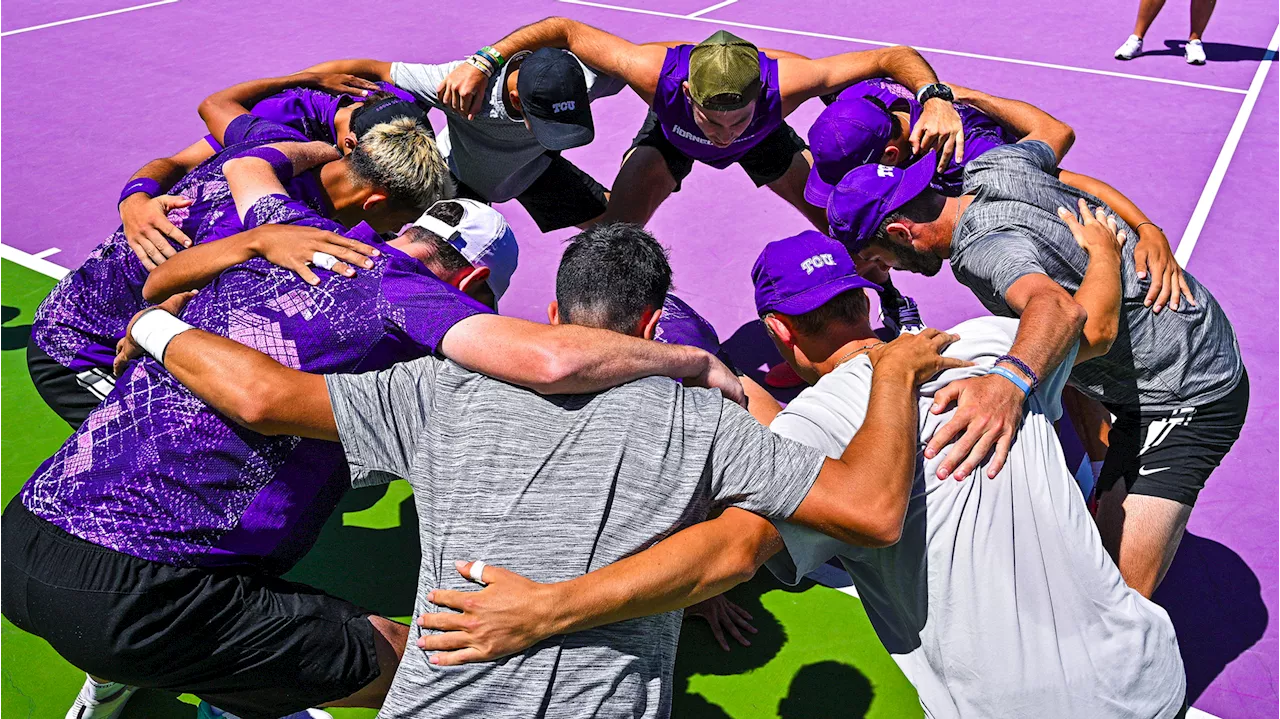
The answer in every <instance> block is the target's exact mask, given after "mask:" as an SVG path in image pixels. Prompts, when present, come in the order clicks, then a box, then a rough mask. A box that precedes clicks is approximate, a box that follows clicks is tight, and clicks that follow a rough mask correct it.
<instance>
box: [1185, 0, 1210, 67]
mask: <svg viewBox="0 0 1280 719" xmlns="http://www.w3.org/2000/svg"><path fill="white" fill-rule="evenodd" d="M1217 4H1218V0H1191V34H1190V35H1188V36H1187V48H1186V53H1187V62H1188V63H1189V64H1191V65H1203V64H1204V63H1205V60H1206V58H1205V54H1204V44H1203V43H1202V42H1200V37H1201V36H1202V35H1204V29H1205V27H1206V26H1207V25H1208V24H1209V18H1210V17H1212V16H1213V8H1214V6H1215V5H1217Z"/></svg>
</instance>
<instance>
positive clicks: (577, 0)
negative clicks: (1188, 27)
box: [556, 0, 1248, 95]
mask: <svg viewBox="0 0 1280 719" xmlns="http://www.w3.org/2000/svg"><path fill="white" fill-rule="evenodd" d="M556 1H557V2H562V3H568V4H570V5H582V6H584V7H594V8H602V9H605V10H619V11H621V12H632V13H638V14H640V15H656V16H658V17H669V18H674V19H676V20H690V21H692V22H708V23H714V24H716V25H729V26H732V27H745V28H747V29H750V30H764V31H767V32H776V33H781V34H783V35H801V36H804V37H816V38H821V39H824V40H841V41H844V42H856V43H860V44H862V45H876V46H879V47H892V46H893V45H897V44H899V43H896V42H881V41H879V40H865V39H863V38H858V37H847V36H845V35H832V34H830V33H825V32H809V31H807V30H788V29H786V28H781V27H770V26H768V25H753V24H752V23H747V22H734V21H732V20H721V19H719V18H710V17H694V16H693V15H677V14H676V13H670V12H661V11H658V10H645V9H642V8H634V7H623V6H621V5H607V4H605V3H599V2H590V0H556ZM708 10H710V8H709V9H708ZM912 47H914V48H915V49H917V50H919V51H920V52H924V53H934V54H937V55H954V56H956V57H967V58H972V59H976V60H991V61H993V62H1005V63H1009V64H1011V65H1026V66H1029V67H1040V68H1046V69H1049V70H1066V71H1068V72H1079V73H1084V74H1086V75H1104V76H1106V77H1119V78H1124V79H1126V80H1144V81H1146V82H1154V83H1158V84H1161V85H1178V86H1180V87H1194V88H1197V89H1200V90H1216V91H1218V92H1229V93H1232V94H1236V95H1244V94H1245V93H1247V92H1248V90H1240V89H1238V88H1234V87H1222V86H1221V85H1205V84H1204V83H1199V82H1187V81H1185V80H1170V79H1168V78H1163V77H1151V76H1148V75H1134V74H1132V73H1127V72H1113V71H1111V70H1095V69H1093V68H1088V67H1076V66H1074V65H1059V64H1057V63H1052V62H1036V61H1034V60H1018V59H1016V58H1011V57H999V56H996V55H982V54H980V53H974V52H961V51H959V50H945V49H941V48H936V47H922V46H920V45H912Z"/></svg>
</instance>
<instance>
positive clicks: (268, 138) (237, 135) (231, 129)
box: [222, 115, 307, 147]
mask: <svg viewBox="0 0 1280 719" xmlns="http://www.w3.org/2000/svg"><path fill="white" fill-rule="evenodd" d="M289 140H292V141H298V142H306V141H307V138H306V136H305V135H303V134H302V133H300V132H298V131H297V130H294V129H293V128H290V127H285V126H284V125H281V124H279V123H277V122H272V121H271V120H268V119H266V118H264V117H258V116H257V115H240V116H239V117H237V118H236V119H234V120H232V121H231V122H230V124H228V125H227V130H226V132H224V133H222V144H223V145H225V146H227V147H230V146H232V145H238V144H240V143H242V142H251V141H252V142H284V141H289Z"/></svg>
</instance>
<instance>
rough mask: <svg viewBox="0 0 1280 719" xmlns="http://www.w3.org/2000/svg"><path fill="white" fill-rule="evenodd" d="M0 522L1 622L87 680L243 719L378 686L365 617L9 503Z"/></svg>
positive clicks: (318, 597) (277, 583) (301, 591)
mask: <svg viewBox="0 0 1280 719" xmlns="http://www.w3.org/2000/svg"><path fill="white" fill-rule="evenodd" d="M0 525H2V526H0V534H2V535H3V536H2V539H0V609H2V610H3V612H4V616H5V617H6V618H7V619H8V620H9V621H11V622H13V623H14V625H16V626H17V627H18V628H19V629H22V630H23V631H27V632H30V633H32V634H35V635H37V636H39V637H41V638H43V639H45V640H46V641H48V642H49V644H50V645H52V646H53V648H54V650H55V651H57V652H58V654H60V655H62V657H63V658H64V659H66V660H67V661H68V662H70V663H72V664H74V665H75V666H76V667H78V668H80V669H81V670H83V671H85V672H88V673H89V674H92V675H94V676H97V677H102V678H105V679H109V680H111V681H116V682H122V683H124V684H129V685H133V686H140V687H147V688H152V689H162V690H167V691H172V692H190V693H192V694H195V695H196V696H198V697H200V698H201V699H204V700H205V701H207V702H209V703H210V704H213V705H214V706H216V707H218V708H219V709H224V710H226V711H229V712H231V713H233V714H237V715H239V716H242V717H245V719H276V718H277V717H281V716H286V715H288V714H291V713H293V712H298V711H302V710H304V709H306V708H307V707H313V706H318V705H320V704H324V703H326V702H331V701H334V700H337V699H341V698H343V697H347V696H350V695H351V694H353V693H355V692H356V691H357V690H359V689H360V688H362V687H364V686H365V685H367V684H368V683H369V682H371V681H373V680H374V679H376V678H377V677H378V674H379V667H378V659H377V650H376V648H375V644H374V636H375V630H374V628H373V625H372V624H371V623H370V622H369V620H368V619H367V617H368V615H369V612H366V611H364V610H362V609H360V608H358V607H356V606H355V605H353V604H351V603H350V602H346V601H343V600H341V599H336V598H334V597H331V596H329V595H328V594H325V593H324V592H321V591H320V590H318V589H314V588H312V587H308V586H306V585H302V584H296V583H293V582H288V581H285V580H283V579H279V578H277V577H271V576H266V575H262V574H252V573H242V572H234V571H214V570H207V569H190V568H182V567H173V566H169V565H167V564H159V563H157V562H149V561H146V560H143V559H138V558H136V557H131V556H129V555H126V554H121V553H120V552H116V551H113V550H110V549H106V548H104V547H100V546H97V545H95V544H90V543H88V542H85V541H83V540H80V539H78V538H76V537H73V536H71V535H70V534H67V533H66V532H63V531H62V530H60V529H58V528H57V527H55V526H53V525H52V524H49V523H48V522H46V521H44V520H43V519H40V518H39V517H36V516H35V515H33V514H31V512H30V511H28V510H27V508H26V507H24V506H23V505H22V502H21V500H19V499H14V500H13V501H11V502H9V506H8V507H6V508H5V511H4V518H3V520H0Z"/></svg>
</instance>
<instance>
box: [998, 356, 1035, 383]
mask: <svg viewBox="0 0 1280 719" xmlns="http://www.w3.org/2000/svg"><path fill="white" fill-rule="evenodd" d="M1001 362H1008V363H1009V364H1011V365H1013V366H1014V367H1015V368H1017V369H1018V371H1019V372H1021V373H1022V374H1025V375H1026V376H1027V377H1030V378H1031V391H1032V392H1034V391H1036V390H1037V389H1040V378H1039V377H1038V376H1036V373H1035V372H1033V371H1032V370H1031V368H1030V367H1028V366H1027V363H1026V362H1023V361H1022V360H1020V359H1018V358H1017V357H1014V356H1013V355H1001V356H1000V357H998V358H996V364H1000V363H1001Z"/></svg>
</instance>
